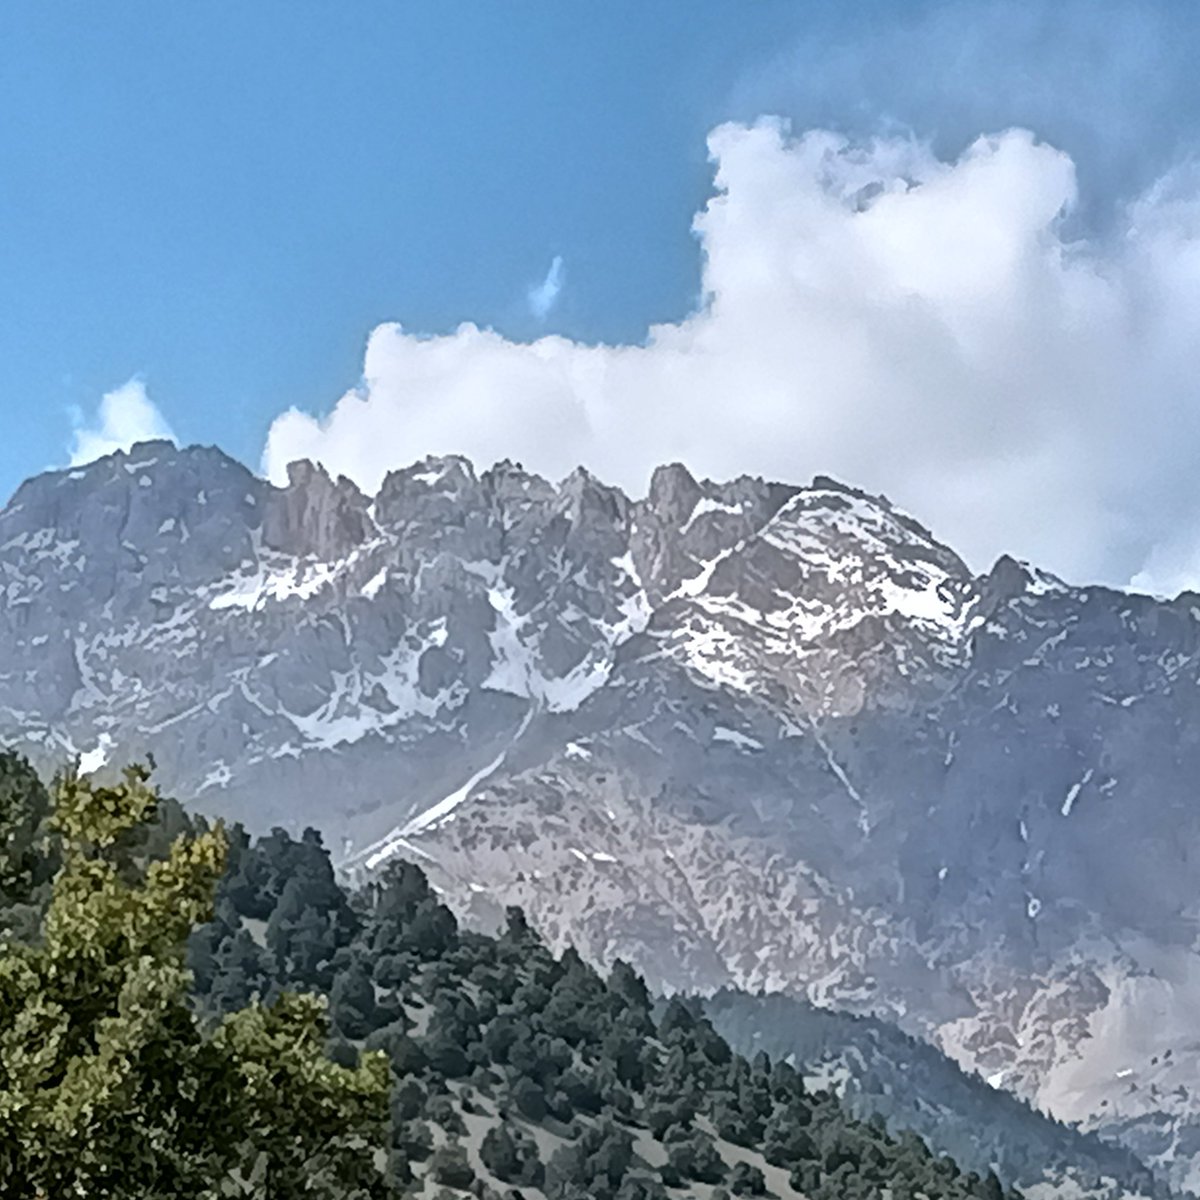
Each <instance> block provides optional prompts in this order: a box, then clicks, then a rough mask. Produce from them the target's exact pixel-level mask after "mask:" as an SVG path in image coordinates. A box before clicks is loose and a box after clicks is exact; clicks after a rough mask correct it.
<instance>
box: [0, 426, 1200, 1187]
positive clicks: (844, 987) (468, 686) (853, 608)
mask: <svg viewBox="0 0 1200 1200" xmlns="http://www.w3.org/2000/svg"><path fill="white" fill-rule="evenodd" d="M0 583H2V584H3V586H4V588H5V596H6V603H5V605H4V607H3V610H0V664H2V666H3V669H2V670H0V736H3V737H4V738H5V739H6V740H7V741H9V742H10V743H14V744H17V745H20V746H22V747H23V748H25V749H27V750H29V751H30V752H31V753H32V754H33V755H34V756H35V757H37V758H39V759H40V760H41V761H43V762H47V763H48V762H51V761H54V760H57V759H59V758H61V756H62V755H63V754H64V753H67V754H70V753H78V754H81V755H82V757H83V761H84V765H85V767H87V768H95V767H98V766H99V765H100V764H101V763H102V762H103V761H104V759H105V757H106V756H108V757H111V759H112V760H113V761H114V762H116V761H118V760H120V759H122V758H124V757H127V756H129V755H139V754H143V753H145V752H152V753H153V754H154V756H155V758H156V760H157V762H158V764H159V768H160V778H161V779H162V781H163V783H164V785H165V786H166V787H167V788H168V789H169V790H171V791H173V792H175V793H176V794H178V795H181V796H183V797H186V798H188V799H189V800H190V802H191V803H193V804H194V805H195V806H196V807H197V808H198V809H200V810H203V811H209V812H218V813H223V814H227V815H231V816H236V817H238V818H239V819H242V820H244V821H245V822H246V823H247V824H248V825H249V826H250V827H251V828H253V829H256V830H265V829H268V828H270V827H272V826H274V825H280V826H282V827H285V828H287V829H289V830H291V831H293V832H296V833H298V832H299V830H300V829H301V828H302V827H303V826H305V825H309V824H312V825H315V826H318V827H319V828H320V829H321V830H322V831H323V832H324V833H325V834H326V836H327V837H328V838H330V839H331V842H332V844H333V845H334V846H335V847H336V848H337V850H338V857H339V859H340V860H341V863H342V867H343V869H344V871H345V872H346V873H347V875H348V876H349V877H351V878H357V879H365V878H368V877H370V876H371V875H372V874H373V873H374V872H377V871H378V870H379V869H380V868H381V867H382V866H383V865H384V864H386V863H387V862H388V861H389V860H391V859H393V858H397V857H399V858H407V859H411V860H414V861H419V862H420V863H422V865H423V866H424V867H425V869H426V870H427V871H428V873H429V876H430V878H431V879H432V881H433V882H434V884H435V885H436V886H437V887H438V888H439V889H440V890H441V893H442V895H443V896H444V897H445V899H446V900H447V902H448V903H449V904H450V905H451V907H452V908H454V909H455V910H456V911H457V912H458V913H459V914H460V915H461V916H462V917H463V918H465V919H466V920H468V921H469V922H473V923H475V924H477V925H479V926H481V927H483V928H495V927H498V925H499V923H500V921H501V914H502V913H503V910H504V908H505V906H507V905H510V904H520V905H521V906H523V907H524V908H525V909H526V910H527V911H528V913H529V915H530V919H531V920H532V922H533V923H534V925H535V926H536V927H537V928H538V929H539V930H540V931H541V932H542V933H543V934H544V935H545V936H546V937H547V938H548V939H549V941H550V943H551V945H552V946H554V947H555V948H556V949H558V950H561V949H563V948H564V947H565V946H566V945H567V944H569V943H571V944H575V945H578V946H579V948H580V950H581V952H582V953H583V954H584V955H585V957H587V958H589V959H590V960H592V961H595V962H597V963H600V964H609V963H611V962H612V961H614V960H615V959H616V958H618V957H620V958H623V959H626V960H628V961H630V962H632V963H633V964H634V965H635V966H636V967H637V968H638V969H639V970H641V971H642V972H644V973H645V975H646V977H647V979H648V981H649V982H650V984H651V985H652V986H653V987H655V988H658V989H667V990H689V991H708V990H712V989H716V988H719V987H723V986H727V985H736V986H741V987H747V988H751V989H766V990H769V991H786V992H789V993H791V994H792V995H794V996H796V997H800V998H803V999H807V1000H809V1001H811V1002H813V1003H816V1004H818V1005H823V1006H836V1007H839V1008H843V1009H846V1010H849V1011H852V1012H858V1013H863V1014H867V1013H871V1014H875V1015H878V1016H880V1017H884V1018H887V1019H889V1020H892V1021H894V1022H896V1023H898V1024H899V1025H900V1026H902V1027H903V1028H904V1030H905V1031H906V1032H907V1033H909V1034H912V1035H916V1036H920V1037H923V1038H925V1039H927V1040H929V1041H930V1042H932V1043H933V1044H935V1045H937V1046H939V1047H940V1048H941V1049H943V1050H944V1051H945V1052H946V1053H947V1054H949V1055H950V1056H951V1057H952V1058H953V1059H954V1060H956V1061H957V1062H958V1063H959V1064H960V1065H961V1066H963V1067H964V1068H965V1069H967V1070H968V1071H972V1072H977V1073H979V1074H980V1075H982V1076H984V1077H985V1078H986V1079H987V1080H988V1081H989V1082H990V1083H991V1084H993V1085H996V1086H1002V1087H1004V1088H1007V1089H1011V1090H1012V1091H1013V1092H1015V1093H1016V1094H1018V1095H1019V1096H1022V1097H1024V1098H1025V1099H1027V1100H1029V1101H1031V1102H1032V1103H1035V1104H1036V1105H1038V1106H1040V1107H1042V1108H1044V1109H1046V1110H1048V1111H1049V1112H1051V1113H1053V1114H1054V1115H1055V1116H1056V1117H1057V1118H1059V1119H1061V1120H1065V1121H1077V1122H1080V1123H1081V1125H1082V1126H1083V1127H1084V1128H1085V1129H1088V1130H1094V1131H1100V1132H1104V1133H1106V1134H1110V1135H1112V1136H1115V1137H1117V1138H1119V1139H1120V1140H1121V1141H1122V1142H1123V1143H1124V1144H1125V1145H1126V1146H1128V1147H1129V1148H1131V1149H1132V1150H1133V1151H1134V1152H1135V1153H1137V1154H1138V1155H1139V1157H1141V1158H1142V1159H1143V1160H1144V1161H1147V1162H1149V1163H1151V1164H1152V1165H1154V1166H1156V1167H1158V1168H1159V1169H1160V1170H1162V1171H1163V1173H1164V1174H1166V1175H1167V1176H1169V1178H1170V1179H1171V1180H1172V1182H1174V1183H1175V1184H1177V1185H1181V1186H1192V1187H1195V1186H1200V1097H1197V1095H1196V1085H1195V1079H1196V1078H1197V1071H1198V1068H1200V1035H1198V1034H1197V1032H1196V1031H1197V1029H1200V940H1198V936H1197V934H1198V927H1200V899H1198V896H1200V893H1198V892H1197V889H1196V886H1195V884H1196V879H1197V871H1196V864H1195V854H1196V851H1197V849H1198V848H1200V828H1198V826H1200V806H1198V805H1197V804H1196V802H1195V784H1194V781H1195V779H1196V778H1197V777H1198V774H1200V722H1198V720H1197V716H1198V715H1200V714H1198V713H1197V709H1198V708H1200V688H1198V687H1197V682H1198V674H1200V666H1198V664H1197V659H1196V656H1197V651H1198V649H1200V597H1197V596H1194V595H1191V594H1187V593H1185V594H1183V595H1181V596H1179V597H1177V598H1176V599H1174V600H1171V601H1159V600H1155V599H1153V598H1150V597H1147V596H1138V595H1130V594H1125V593H1120V592H1113V591H1109V590H1106V589H1103V588H1098V587H1075V586H1070V585H1068V584H1065V583H1063V582H1061V581H1059V580H1057V579H1055V578H1053V577H1052V576H1050V575H1048V574H1046V573H1045V572H1042V571H1040V570H1038V569H1036V568H1035V567H1032V566H1027V565H1025V564H1022V563H1019V562H1016V561H1014V560H1012V559H1010V558H1002V559H1001V560H1000V561H999V562H998V563H997V564H996V565H995V566H994V567H993V568H992V570H991V571H989V572H988V573H987V574H986V575H983V576H977V575H975V574H974V573H973V572H972V571H971V570H970V569H969V568H968V567H967V566H966V565H965V564H964V563H963V562H962V560H961V559H959V558H958V556H957V555H955V554H954V553H953V551H952V550H951V549H949V548H948V547H946V546H943V545H941V544H940V543H939V542H938V541H937V540H936V539H935V537H934V536H933V535H932V534H931V533H930V532H929V531H928V530H926V529H924V528H923V527H922V526H921V525H920V524H919V523H917V522H916V521H915V520H913V519H912V518H910V517H908V516H907V515H905V514H903V513H901V512H899V511H898V510H896V509H895V508H894V507H893V506H892V505H891V504H889V503H888V502H887V500H886V499H884V498H881V497H873V496H870V495H867V494H865V493H863V492H860V491H857V490H855V489H853V488H850V487H847V486H844V485H842V484H839V483H836V482H834V481H832V480H828V479H823V478H818V479H816V480H814V481H813V482H812V483H811V484H809V485H808V486H804V487H798V486H793V485H784V484H778V483H766V482H763V481H761V480H756V479H749V478H742V479H739V480H735V481H733V482H731V483H724V484H720V483H712V482H709V481H697V480H695V479H694V478H693V477H692V476H691V475H690V474H689V473H688V472H687V470H686V469H685V468H683V467H681V466H669V467H663V468H660V469H659V470H658V471H657V472H656V473H655V475H654V477H653V479H652V481H651V485H650V488H649V491H648V494H647V496H646V497H645V498H644V499H641V500H636V501H635V500H630V499H629V498H628V497H626V496H625V495H623V494H622V493H621V492H620V491H618V490H616V489H614V488H610V487H607V486H605V485H604V484H602V483H601V482H599V481H598V480H596V479H594V478H593V477H591V476H590V475H588V474H587V473H586V472H584V471H577V472H575V473H574V474H573V475H571V476H570V477H569V478H567V479H566V480H564V481H562V482H561V483H559V484H557V485H555V484H551V483H549V482H547V481H546V480H543V479H540V478H538V477H537V476H535V475H532V474H529V473H527V472H525V471H524V470H522V469H521V468H520V467H519V466H516V465H514V464H511V463H504V464H500V465H498V466H496V467H493V468H492V469H491V470H489V471H485V472H482V473H477V472H476V471H475V470H474V469H473V467H472V466H471V464H469V463H467V462H466V461H465V460H462V459H457V458H440V459H427V460H425V461H423V462H421V463H418V464H416V465H414V466H411V467H408V468H406V469H403V470H398V471H395V472H393V473H392V474H391V475H389V476H388V477H387V479H386V480H385V482H384V484H383V486H382V487H381V489H380V491H379V493H378V494H377V495H375V496H374V497H367V496H364V495H363V494H362V493H360V492H359V491H358V490H357V489H356V488H355V487H354V486H353V485H352V484H350V483H349V482H347V481H345V480H332V479H330V478H329V477H328V476H327V475H326V474H325V473H324V472H323V471H322V470H321V469H319V468H317V467H313V466H311V465H308V464H297V465H295V466H294V467H293V468H292V469H291V472H290V478H289V483H288V485H287V486H286V487H284V488H274V487H272V486H270V485H268V484H267V483H265V482H264V481H262V480H260V479H258V478H256V477H255V476H254V475H252V474H251V473H250V472H248V471H246V470H245V469H244V468H243V467H241V466H240V465H238V464H237V463H235V462H233V461H232V460H230V459H229V458H227V457H225V456H223V455H222V454H220V453H219V452H218V451H215V450H205V449H191V450H181V451H180V450H175V449H174V448H173V447H172V446H170V445H169V444H166V443H148V444H144V445H142V446H139V447H136V448H135V449H134V450H133V451H132V452H131V453H129V454H118V455H114V456H111V457H109V458H107V459H104V460H101V461H100V462H97V463H94V464H91V465H90V466H87V467H81V468H77V469H75V470H71V471H65V472H56V473H51V474H47V475H43V476H39V477H38V478H36V479H33V480H30V481H29V482H28V483H26V484H24V485H23V486H22V487H21V488H20V489H19V491H18V492H17V494H16V495H15V496H14V497H13V499H12V501H11V502H10V503H9V505H8V506H7V507H6V508H5V509H4V510H3V512H2V513H0Z"/></svg>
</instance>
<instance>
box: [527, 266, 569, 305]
mask: <svg viewBox="0 0 1200 1200" xmlns="http://www.w3.org/2000/svg"><path fill="white" fill-rule="evenodd" d="M563 283H564V272H563V260H562V255H561V254H556V255H555V256H554V259H553V261H552V262H551V263H550V269H549V270H548V271H547V272H546V278H545V279H543V280H542V282H541V283H539V284H537V285H536V286H534V287H531V288H530V289H529V291H528V293H527V295H526V299H527V300H528V301H529V311H530V312H531V313H533V315H534V316H535V317H537V319H538V320H539V321H544V320H545V319H546V317H547V316H549V315H550V310H551V309H552V308H553V307H554V306H555V305H556V304H557V303H558V298H559V296H561V295H562V289H563Z"/></svg>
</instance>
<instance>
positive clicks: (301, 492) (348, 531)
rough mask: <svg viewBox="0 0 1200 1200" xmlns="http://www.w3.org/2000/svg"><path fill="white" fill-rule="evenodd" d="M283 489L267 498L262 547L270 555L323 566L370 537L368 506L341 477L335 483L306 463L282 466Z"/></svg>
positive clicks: (272, 491) (350, 483)
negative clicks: (308, 560)
mask: <svg viewBox="0 0 1200 1200" xmlns="http://www.w3.org/2000/svg"><path fill="white" fill-rule="evenodd" d="M287 473H288V482H287V486H286V487H285V488H281V489H271V490H270V491H269V492H268V493H267V499H266V504H265V511H264V513H263V523H262V537H263V544H264V546H266V547H267V548H269V549H271V550H277V551H279V552H280V553H283V554H290V555H294V556H296V557H299V558H305V557H308V556H312V557H314V558H317V559H319V560H321V561H323V562H332V561H334V560H336V559H340V558H344V557H346V556H347V555H348V554H349V553H350V552H351V551H352V550H353V549H354V548H355V547H356V546H361V545H362V544H363V543H364V542H366V541H367V540H368V539H369V538H370V537H371V536H372V535H373V534H374V533H375V532H376V530H375V525H374V522H373V521H372V520H371V518H370V516H369V515H368V512H367V509H368V507H369V501H368V500H367V497H366V496H364V495H363V493H362V492H361V491H359V489H358V488H357V487H356V486H355V485H354V484H353V483H352V482H351V481H350V480H349V479H346V478H345V477H344V476H343V477H340V478H339V479H338V480H337V481H336V482H335V481H334V480H333V479H331V478H330V476H329V473H328V472H327V471H326V470H325V468H324V467H322V466H319V465H317V464H314V463H311V462H307V461H304V462H294V463H290V464H289V465H288V472H287Z"/></svg>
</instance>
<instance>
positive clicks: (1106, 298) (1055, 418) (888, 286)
mask: <svg viewBox="0 0 1200 1200" xmlns="http://www.w3.org/2000/svg"><path fill="white" fill-rule="evenodd" d="M709 147H710V151H711V155H712V158H713V161H714V162H715V164H716V193H715V195H714V197H713V198H712V200H711V201H710V202H709V204H708V205H707V207H706V208H705V209H704V211H702V212H701V213H699V214H698V215H697V217H696V219H695V222H694V228H695V232H696V235H697V237H698V239H699V241H700V244H701V248H702V251H703V255H704V272H703V285H704V300H703V303H702V305H701V307H700V308H699V310H698V311H697V312H695V313H694V314H693V315H691V316H690V317H688V318H687V319H685V320H682V321H680V322H678V323H674V324H666V325H660V326H656V327H654V328H653V329H651V330H650V332H649V334H648V337H647V339H646V341H645V343H644V344H642V345H636V346H632V345H631V346H586V345H582V344H579V343H576V342H572V341H570V340H567V339H564V338H561V337H544V338H541V339H539V340H537V341H534V342H532V343H515V342H512V341H509V340H507V339H506V338H504V337H502V336H500V335H499V334H497V333H494V332H491V331H488V330H482V329H479V328H477V327H475V326H474V325H469V324H468V325H464V326H462V327H461V328H459V329H458V330H457V331H456V332H455V333H453V334H450V335H447V336H441V337H422V336H418V335H415V334H411V333H408V332H406V331H405V330H404V329H402V328H401V327H400V326H399V325H395V324H390V325H382V326H380V327H378V328H377V329H375V330H374V331H373V332H372V334H371V335H370V338H369V340H368V345H367V351H366V358H365V365H364V371H363V379H362V381H361V384H360V386H359V387H357V388H356V389H354V390H353V391H351V392H349V393H347V394H346V395H345V396H343V397H342V398H341V399H340V400H338V401H337V403H336V404H335V405H334V406H333V408H332V410H331V411H330V412H328V413H327V414H325V415H323V416H320V417H314V416H311V415H308V414H305V413H301V412H299V411H296V410H294V409H293V410H291V411H289V412H287V413H285V414H283V415H281V416H280V417H279V418H278V419H277V420H276V421H275V423H274V425H273V426H272V428H271V431H270V435H269V439H268V443H267V446H266V449H265V453H264V467H265V469H266V470H267V471H268V473H269V474H270V475H271V477H272V478H274V479H277V480H278V479H282V478H283V475H284V471H285V467H286V464H287V462H288V461H290V460H292V459H295V458H300V457H309V458H315V459H319V460H321V461H322V462H324V463H325V464H326V465H327V466H328V467H329V468H330V469H331V470H333V471H336V472H341V473H344V474H347V475H350V476H351V477H353V478H355V479H356V480H358V481H359V483H360V484H361V485H363V486H364V487H365V488H367V489H368V490H371V489H374V488H376V487H377V486H378V484H379V482H380V481H381V479H382V477H383V475H384V473H385V472H386V471H387V470H388V469H389V468H391V467H394V466H396V465H399V464H402V463H404V462H407V461H410V460H412V459H414V458H416V457H418V456H420V455H423V454H426V453H453V452H457V453H466V454H468V455H470V456H471V457H472V458H474V459H475V460H476V461H477V462H479V463H482V464H487V463H491V462H492V461H494V460H496V459H499V458H502V457H512V458H515V459H517V460H519V461H522V462H524V464H525V465H526V466H527V467H529V468H531V469H535V470H538V471H541V472H543V473H545V474H548V475H550V476H552V477H558V476H562V475H564V474H566V473H567V472H568V471H569V470H570V469H572V468H573V467H574V466H575V465H577V464H578V463H581V462H582V463H584V464H586V465H587V466H588V467H590V468H591V469H592V470H593V471H595V472H596V473H597V474H599V475H600V476H601V477H602V478H606V479H609V480H611V481H613V482H616V483H620V484H622V485H624V486H625V487H626V488H627V489H629V490H631V491H633V492H640V491H642V490H643V489H644V487H645V484H646V482H647V479H648V475H649V472H650V470H651V469H652V468H653V466H654V465H655V464H657V463H659V462H663V461H667V460H673V459H680V460H683V461H685V462H687V463H688V464H689V465H690V466H691V467H692V469H693V470H694V471H696V472H697V473H700V474H708V475H711V476H714V477H728V476H731V475H734V474H738V473H741V472H751V473H756V474H763V475H767V476H772V477H775V478H780V479H787V480H794V481H802V480H804V479H806V478H808V477H809V476H811V475H812V474H814V473H818V472H823V473H829V474H834V475H837V476H840V477H842V478H844V479H846V480H848V481H850V482H853V483H855V484H858V485H859V486H862V487H866V488H870V489H874V490H878V491H883V492H886V493H887V494H888V495H889V496H891V498H892V499H893V500H894V501H896V502H897V503H899V504H901V505H903V506H904V507H905V508H907V509H909V510H910V511H912V512H914V513H915V514H916V515H917V516H919V517H920V518H921V519H922V520H924V521H926V522H927V523H929V524H930V525H931V526H932V527H933V528H934V530H935V531H936V532H937V533H938V534H939V535H940V536H942V537H943V538H944V539H946V540H947V541H949V542H950V543H951V544H952V545H954V546H955V547H956V548H958V549H959V550H960V551H961V552H962V553H964V554H965V555H966V556H967V557H968V558H969V560H970V561H971V562H972V563H973V564H974V565H975V566H977V567H979V568H986V567H987V566H988V565H989V564H990V562H991V561H992V560H993V559H994V558H995V557H996V556H997V555H998V554H1000V553H1001V552H1004V551H1008V552H1012V553H1016V554H1019V555H1021V556H1024V557H1028V558H1031V559H1033V560H1035V561H1037V562H1039V563H1041V564H1042V565H1044V566H1047V567H1049V568H1050V569H1051V570H1054V571H1057V572H1059V573H1061V574H1063V575H1065V576H1067V577H1068V578H1074V579H1084V580H1093V579H1096V580H1104V581H1108V582H1115V583H1120V584H1124V583H1127V582H1128V581H1130V580H1131V579H1133V578H1135V577H1137V578H1138V581H1139V583H1141V584H1144V585H1151V584H1153V585H1156V586H1159V587H1164V588H1165V587H1174V586H1176V585H1179V584H1182V583H1184V582H1187V581H1192V582H1200V489H1197V488H1196V487H1195V484H1194V479H1195V470H1196V467H1195V464H1196V462H1197V461H1198V460H1200V402H1198V401H1200V383H1198V373H1197V370H1196V358H1195V348H1196V347H1197V346H1200V191H1198V189H1197V187H1196V186H1195V183H1194V180H1192V179H1189V178H1187V177H1185V176H1184V175H1182V174H1178V175H1175V176H1173V177H1170V178H1167V179H1164V180H1163V181H1161V182H1160V184H1159V185H1157V186H1156V187H1155V188H1154V189H1153V190H1151V191H1150V192H1149V193H1147V194H1146V195H1144V196H1143V197H1142V198H1141V199H1140V200H1138V201H1137V202H1136V203H1135V204H1133V205H1132V206H1130V207H1129V209H1128V211H1127V212H1126V214H1125V216H1124V219H1123V220H1122V222H1121V223H1120V228H1119V229H1118V230H1117V231H1116V232H1115V233H1113V234H1111V235H1107V236H1106V237H1105V239H1104V240H1103V241H1094V242H1074V243H1071V242H1068V241H1066V240H1065V235H1064V233H1063V214H1064V213H1066V212H1068V211H1069V210H1070V209H1071V208H1072V207H1073V206H1074V205H1075V204H1076V201H1077V195H1076V182H1075V171H1074V166H1073V164H1072V162H1071V161H1070V159H1069V158H1068V157H1067V156H1066V155H1064V154H1062V153H1061V152H1059V151H1057V150H1055V149H1053V148H1052V147H1050V146H1047V145H1044V144H1041V143H1039V142H1038V141H1037V140H1036V139H1035V138H1034V137H1033V136H1032V135H1030V134H1028V133H1025V132H1021V131H1019V130H1015V131H1010V132H1007V133H1003V134H1000V135H997V136H994V137H984V138H981V139H979V140H978V141H977V142H975V143H974V144H973V145H972V146H971V147H969V148H968V149H967V150H966V151H965V152H964V153H963V154H962V155H961V157H959V158H958V159H957V160H955V161H953V162H944V161H941V160H939V159H938V158H937V157H936V156H935V155H934V154H933V153H932V152H931V151H930V150H929V149H928V148H927V147H926V146H924V145H922V144H918V143H916V142H914V141H912V140H911V139H906V138H882V139H876V140H873V141H870V142H866V143H857V144H856V143H851V142H848V141H846V140H845V139H843V138H840V137H838V136H836V135H833V134H830V133H823V132H813V133H808V134H805V135H803V136H800V137H792V136H791V134H790V133H789V131H788V129H787V128H786V126H785V125H784V124H783V123H781V122H779V121H774V120H761V121H759V122H757V123H755V124H754V125H752V126H744V125H724V126H721V127H720V128H718V129H716V130H714V132H713V133H712V135H711V137H710V139H709Z"/></svg>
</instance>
